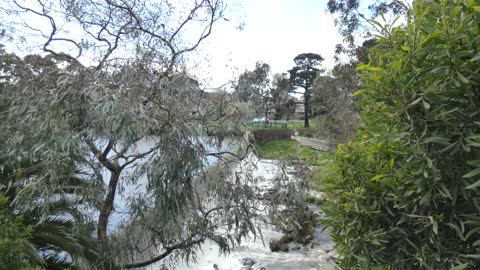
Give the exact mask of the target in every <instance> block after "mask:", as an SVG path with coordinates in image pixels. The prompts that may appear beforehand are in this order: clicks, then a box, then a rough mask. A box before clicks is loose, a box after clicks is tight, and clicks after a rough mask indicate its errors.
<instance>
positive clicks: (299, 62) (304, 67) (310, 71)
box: [288, 53, 323, 128]
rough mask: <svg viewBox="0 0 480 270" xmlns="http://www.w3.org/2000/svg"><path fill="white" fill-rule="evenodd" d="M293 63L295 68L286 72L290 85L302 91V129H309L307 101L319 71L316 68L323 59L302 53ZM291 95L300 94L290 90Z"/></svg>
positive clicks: (315, 55)
mask: <svg viewBox="0 0 480 270" xmlns="http://www.w3.org/2000/svg"><path fill="white" fill-rule="evenodd" d="M293 61H294V62H295V67H293V68H292V69H291V70H289V71H288V72H289V73H290V83H291V84H292V85H293V86H294V87H297V88H299V87H301V88H303V89H304V92H303V93H302V94H303V104H304V107H305V122H304V127H306V128H308V127H310V124H309V118H308V110H309V107H308V106H309V101H310V98H311V97H312V93H311V90H312V86H313V82H314V80H315V77H316V76H317V73H318V72H319V71H320V69H318V68H317V67H318V66H320V64H321V62H322V61H323V57H322V56H320V55H319V54H316V53H302V54H299V55H297V56H296V57H295V58H294V59H293ZM291 92H293V93H301V92H297V91H296V90H292V91H291Z"/></svg>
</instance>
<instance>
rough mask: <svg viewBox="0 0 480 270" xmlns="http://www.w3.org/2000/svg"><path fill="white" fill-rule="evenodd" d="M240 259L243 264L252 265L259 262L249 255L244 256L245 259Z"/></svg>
mask: <svg viewBox="0 0 480 270" xmlns="http://www.w3.org/2000/svg"><path fill="white" fill-rule="evenodd" d="M240 261H241V262H242V264H243V265H245V266H252V265H254V264H256V263H257V262H256V261H255V260H254V259H252V258H248V257H247V258H243V259H241V260H240Z"/></svg>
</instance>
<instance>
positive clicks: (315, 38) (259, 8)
mask: <svg viewBox="0 0 480 270" xmlns="http://www.w3.org/2000/svg"><path fill="white" fill-rule="evenodd" d="M240 5H241V6H233V7H231V10H233V12H232V11H230V13H229V15H228V14H227V17H229V19H230V21H228V22H226V21H222V22H219V23H218V24H217V25H216V26H215V28H214V30H213V34H212V36H211V37H209V40H208V42H206V43H205V44H204V45H203V46H202V51H201V54H202V56H203V57H206V58H207V59H208V61H205V60H203V61H198V67H201V69H202V71H203V72H204V74H202V75H200V74H199V76H201V77H204V76H205V75H206V76H207V77H209V78H210V79H211V80H210V82H209V83H208V86H209V87H215V86H218V85H221V84H223V83H226V82H227V81H228V80H230V79H232V77H234V76H238V74H239V73H241V72H243V71H244V70H245V69H249V70H252V69H253V68H254V67H255V62H257V61H263V62H265V63H268V64H270V65H271V68H272V72H273V73H277V72H278V73H281V72H287V70H288V69H290V68H291V67H292V66H293V65H294V63H293V58H294V57H295V56H297V55H298V54H300V53H306V52H313V53H318V54H320V55H322V56H323V58H325V61H324V62H323V66H324V67H326V68H332V67H333V64H334V60H333V55H334V49H335V45H336V44H338V43H340V42H341V37H340V35H339V34H338V31H337V29H336V28H335V26H334V22H333V21H334V19H333V16H332V15H330V14H328V13H326V12H325V10H326V6H327V0H242V1H240ZM242 22H243V23H244V27H243V30H238V29H236V27H238V25H239V24H240V23H242Z"/></svg>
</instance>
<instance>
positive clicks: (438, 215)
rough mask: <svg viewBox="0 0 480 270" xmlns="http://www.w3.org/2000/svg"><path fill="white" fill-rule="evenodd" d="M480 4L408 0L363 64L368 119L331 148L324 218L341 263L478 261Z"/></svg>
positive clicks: (462, 265) (387, 265) (406, 265)
mask: <svg viewBox="0 0 480 270" xmlns="http://www.w3.org/2000/svg"><path fill="white" fill-rule="evenodd" d="M479 6H480V4H479V3H478V2H476V1H474V0H469V1H463V0H449V1H427V0H425V1H423V0H419V1H414V5H413V8H412V9H411V10H410V11H409V14H408V23H407V26H406V27H394V26H391V25H381V24H379V23H377V22H376V21H371V22H372V24H375V25H377V26H378V28H379V31H380V32H381V34H382V37H381V38H380V39H379V40H378V45H377V46H375V48H373V49H372V51H371V54H370V62H369V63H368V64H367V65H362V66H360V67H359V68H358V69H359V70H360V71H361V72H362V74H361V78H362V84H363V89H362V90H359V91H357V92H356V95H359V96H361V101H360V103H359V104H360V105H361V108H362V110H363V113H362V121H363V124H364V126H363V127H362V128H361V129H360V130H359V131H358V134H357V138H356V139H354V140H353V141H352V142H351V143H348V144H346V145H341V146H339V148H338V151H337V153H336V155H335V162H336V165H335V177H332V178H330V179H329V180H328V183H327V188H326V191H327V202H326V203H325V206H324V207H323V209H324V210H325V212H326V214H327V218H326V219H325V220H324V222H325V224H326V225H327V226H328V227H329V229H330V230H331V236H332V237H333V239H334V240H335V242H336V243H337V250H338V252H339V253H340V261H339V266H340V268H342V269H455V270H457V269H477V268H478V265H479V264H480V249H479V246H480V245H479V241H478V239H479V228H480V220H479V219H478V217H479V214H480V208H479V207H478V201H479V199H480V197H479V196H480V192H479V190H478V188H479V186H480V178H479V177H480V163H479V157H480V149H479V148H480V135H479V134H480V125H479V123H478V108H480V99H479V97H480V96H479V94H478V92H479V90H480V76H479V74H480V73H479V72H478V71H479V70H480V61H479V59H480V51H479V48H480V39H479V38H478V36H479V33H480V23H479V22H480V9H479Z"/></svg>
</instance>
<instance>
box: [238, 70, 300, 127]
mask: <svg viewBox="0 0 480 270" xmlns="http://www.w3.org/2000/svg"><path fill="white" fill-rule="evenodd" d="M270 77H271V74H270V65H268V64H266V63H260V62H257V64H256V66H255V69H254V70H253V71H249V70H245V71H244V72H243V73H242V74H240V77H239V78H238V82H237V84H236V85H235V92H236V93H237V94H238V96H239V98H240V100H242V101H243V102H248V103H250V104H251V105H252V107H254V109H255V113H256V115H257V116H260V115H263V116H264V124H265V125H266V124H268V122H269V120H270V118H271V117H270V115H271V114H272V111H275V110H278V111H279V112H280V111H281V108H284V106H283V105H284V104H286V103H287V100H286V99H287V96H288V91H289V90H290V88H291V86H290V83H289V81H288V79H287V77H286V75H285V74H275V75H273V78H272V79H271V78H270ZM287 108H288V109H290V110H287V113H290V112H291V104H290V107H287Z"/></svg>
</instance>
